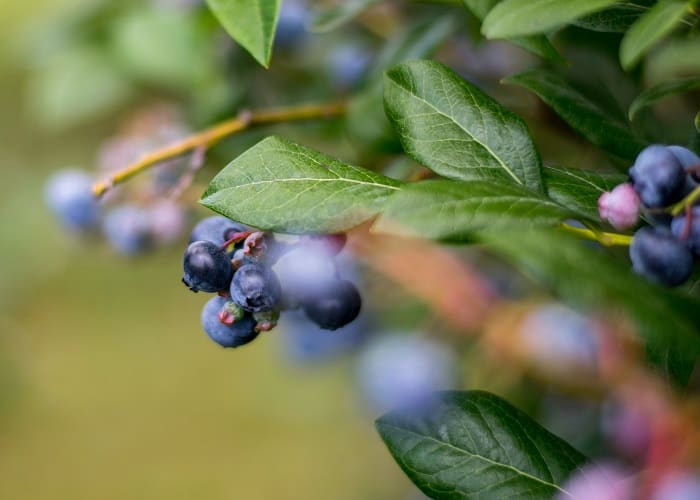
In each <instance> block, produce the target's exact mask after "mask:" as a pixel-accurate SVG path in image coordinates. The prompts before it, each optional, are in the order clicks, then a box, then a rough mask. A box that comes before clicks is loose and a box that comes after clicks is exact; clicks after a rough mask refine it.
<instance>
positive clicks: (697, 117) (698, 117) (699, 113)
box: [694, 111, 700, 134]
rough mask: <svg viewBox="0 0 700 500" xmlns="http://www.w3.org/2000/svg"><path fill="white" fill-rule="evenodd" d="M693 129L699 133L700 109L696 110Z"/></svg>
mask: <svg viewBox="0 0 700 500" xmlns="http://www.w3.org/2000/svg"><path fill="white" fill-rule="evenodd" d="M694 122H695V130H697V131H698V134H700V111H698V112H697V114H696V115H695V120H694Z"/></svg>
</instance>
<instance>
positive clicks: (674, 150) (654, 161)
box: [598, 144, 700, 286]
mask: <svg viewBox="0 0 700 500" xmlns="http://www.w3.org/2000/svg"><path fill="white" fill-rule="evenodd" d="M698 172H700V158H699V157H698V156H697V155H696V154H695V153H693V152H692V151H690V150H689V149H686V148H684V147H682V146H664V145H659V144H654V145H651V146H648V147H647V148H645V149H644V150H643V151H642V152H641V153H639V155H638V156H637V159H636V160H635V162H634V165H632V167H631V168H630V169H629V177H630V182H629V183H625V184H621V185H619V186H617V187H616V188H615V189H614V190H612V191H611V192H609V193H604V194H603V195H602V196H601V197H600V199H599V201H598V208H599V212H600V215H601V218H603V219H604V220H607V221H608V222H610V224H612V225H613V226H614V227H616V228H618V229H627V228H630V227H633V226H635V225H636V224H637V222H638V220H639V214H640V212H643V213H644V214H645V215H646V219H647V220H649V221H651V222H652V224H653V225H651V226H644V227H642V228H641V229H639V230H638V231H637V232H636V233H635V235H634V238H633V239H632V244H631V245H630V258H631V259H632V266H633V270H634V271H635V272H636V273H638V274H640V275H642V276H644V277H646V278H647V279H649V280H650V281H653V282H655V283H659V284H662V285H666V286H677V285H680V284H682V283H684V282H685V281H687V280H688V278H689V277H690V275H691V273H692V271H693V261H694V257H697V256H700V207H697V206H696V207H692V208H689V209H688V210H686V212H685V213H682V214H680V215H676V216H675V217H674V216H672V215H671V214H670V213H669V212H668V208H669V207H670V206H671V205H673V204H674V203H677V202H679V201H681V200H682V199H683V198H684V197H685V196H686V195H688V194H689V193H690V192H691V191H693V190H694V189H696V188H697V187H698V182H697V178H696V175H697V173H698Z"/></svg>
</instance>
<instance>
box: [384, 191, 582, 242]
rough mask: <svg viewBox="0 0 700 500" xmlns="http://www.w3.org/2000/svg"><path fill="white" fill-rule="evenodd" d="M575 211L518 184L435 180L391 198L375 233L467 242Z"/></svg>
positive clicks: (543, 223) (558, 219)
mask: <svg viewBox="0 0 700 500" xmlns="http://www.w3.org/2000/svg"><path fill="white" fill-rule="evenodd" d="M572 216H574V212H572V211H571V210H568V209H566V208H565V207H563V206H561V205H558V204H557V203H555V202H553V201H552V200H550V199H549V198H546V197H544V196H542V195H540V194H538V193H535V192H534V191H531V190H529V189H527V188H524V187H522V186H519V185H516V184H505V183H502V182H500V183H497V182H493V181H480V180H474V181H470V182H463V181H449V180H431V181H424V182H416V183H413V184H408V185H406V186H404V189H402V190H401V192H399V193H396V194H395V195H394V196H392V197H391V199H390V200H389V202H388V204H387V205H386V207H385V209H384V211H383V212H382V215H381V217H380V219H379V220H378V221H377V222H376V223H375V226H374V230H376V231H378V232H388V233H394V234H401V235H408V236H423V237H426V238H433V239H441V240H447V241H467V240H469V238H470V234H471V233H472V232H473V231H475V230H478V229H485V228H493V227H533V226H553V225H555V224H557V223H558V222H561V221H562V220H564V219H567V218H569V217H572Z"/></svg>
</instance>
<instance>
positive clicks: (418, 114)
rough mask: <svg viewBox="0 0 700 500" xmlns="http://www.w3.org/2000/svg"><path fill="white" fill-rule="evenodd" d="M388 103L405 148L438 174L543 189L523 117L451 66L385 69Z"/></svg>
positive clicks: (424, 63) (427, 64)
mask: <svg viewBox="0 0 700 500" xmlns="http://www.w3.org/2000/svg"><path fill="white" fill-rule="evenodd" d="M384 109H385V110H386V113H387V116H388V117H389V120H390V121H391V123H392V125H393V127H394V130H395V131H396V132H397V133H398V134H399V137H400V139H401V143H402V145H403V147H404V150H405V151H406V153H408V154H409V155H410V156H411V157H413V158H414V159H415V160H416V161H418V162H420V163H422V164H423V165H425V166H426V167H428V168H430V169H431V170H433V171H435V172H437V173H438V174H440V175H443V176H445V177H450V178H454V179H457V180H473V179H491V180H503V181H507V182H515V183H517V184H522V185H524V186H527V187H529V188H531V189H533V190H536V191H542V176H541V171H540V167H541V161H540V157H539V154H538V153H537V150H536V148H535V146H534V144H533V142H532V138H531V137H530V134H529V132H528V130H527V126H526V125H525V123H524V122H523V121H522V119H520V118H519V117H518V116H516V115H515V114H514V113H512V112H511V111H509V110H507V109H506V108H504V107H503V106H501V105H500V104H498V103H497V102H496V101H494V100H493V99H491V97H489V96H487V95H486V94H484V93H483V92H481V91H480V90H479V89H477V88H476V87H475V86H473V85H472V84H470V83H468V82H466V81H465V80H463V79H462V78H460V77H459V76H458V75H457V74H456V73H454V72H453V71H452V70H450V69H449V68H447V66H444V65H443V64H440V63H438V62H435V61H412V62H409V63H406V64H401V65H399V66H396V67H394V68H392V69H390V70H389V71H387V73H386V75H385V77H384Z"/></svg>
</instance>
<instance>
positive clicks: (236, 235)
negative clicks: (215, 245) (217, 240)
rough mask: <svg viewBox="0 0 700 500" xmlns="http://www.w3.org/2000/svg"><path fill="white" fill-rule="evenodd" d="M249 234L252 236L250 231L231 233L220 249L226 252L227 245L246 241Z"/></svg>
mask: <svg viewBox="0 0 700 500" xmlns="http://www.w3.org/2000/svg"><path fill="white" fill-rule="evenodd" d="M251 234H253V232H252V231H241V232H240V233H233V234H232V235H231V237H230V238H229V239H228V240H227V241H225V242H224V244H223V245H221V248H223V249H224V250H226V249H227V248H228V246H229V245H233V244H235V243H238V242H239V241H242V240H244V239H246V238H247V237H248V236H250V235H251Z"/></svg>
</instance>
